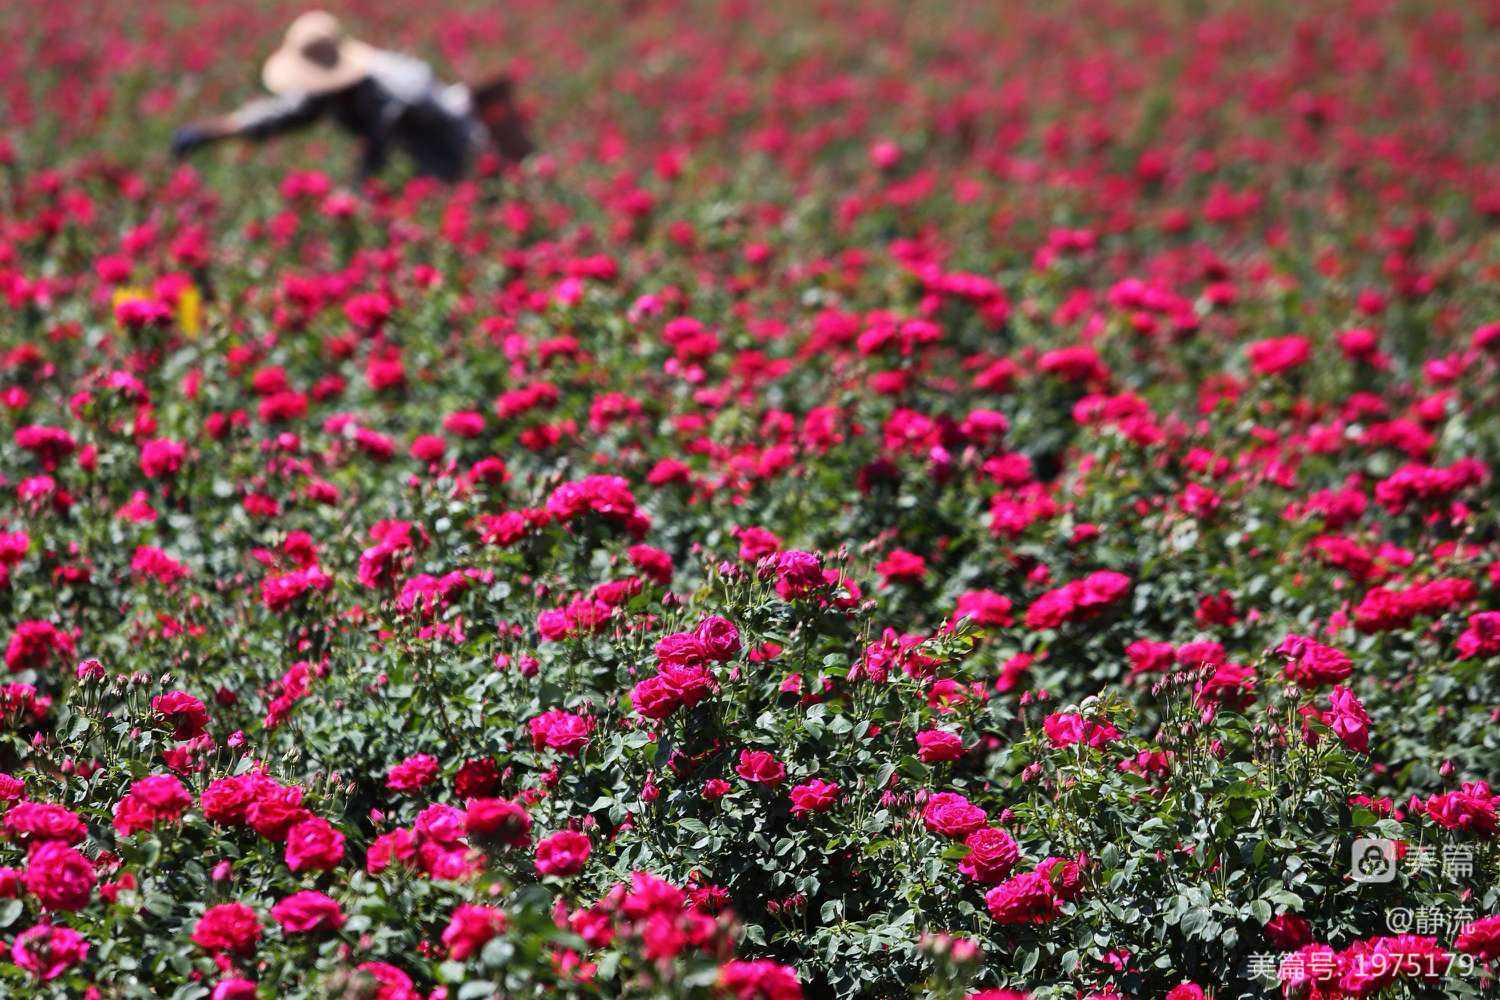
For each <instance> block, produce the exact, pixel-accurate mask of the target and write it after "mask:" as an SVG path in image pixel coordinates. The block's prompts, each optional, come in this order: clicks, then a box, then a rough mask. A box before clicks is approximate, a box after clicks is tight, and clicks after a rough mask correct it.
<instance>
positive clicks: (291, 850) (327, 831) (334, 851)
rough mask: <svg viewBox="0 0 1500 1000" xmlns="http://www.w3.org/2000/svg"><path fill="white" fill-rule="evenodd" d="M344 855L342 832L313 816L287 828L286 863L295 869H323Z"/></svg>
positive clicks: (337, 861) (333, 864)
mask: <svg viewBox="0 0 1500 1000" xmlns="http://www.w3.org/2000/svg"><path fill="white" fill-rule="evenodd" d="M343 859H344V835H343V834H342V833H339V832H338V831H337V830H335V829H334V828H333V824H331V823H329V822H328V821H327V820H326V819H322V818H321V817H318V816H314V817H313V818H312V819H305V820H303V821H302V822H300V823H298V824H297V825H296V826H294V827H292V828H291V829H290V830H288V831H287V835H286V864H287V867H288V868H290V869H291V870H292V871H294V872H300V871H309V870H326V869H329V868H333V867H334V866H336V865H337V864H338V863H339V862H340V861H342V860H343Z"/></svg>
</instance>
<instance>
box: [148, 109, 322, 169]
mask: <svg viewBox="0 0 1500 1000" xmlns="http://www.w3.org/2000/svg"><path fill="white" fill-rule="evenodd" d="M322 110H323V108H322V103H321V102H319V101H317V100H315V99H313V98H311V97H308V96H306V95H303V94H288V95H286V96H282V97H263V98H260V99H259V100H255V101H251V102H250V103H249V104H246V105H245V106H244V107H242V108H240V109H239V110H238V111H234V112H232V113H230V114H227V115H219V116H218V117H216V118H206V119H204V120H203V121H199V122H193V123H192V124H190V125H184V126H183V127H182V128H180V129H178V130H177V131H176V132H175V133H174V134H173V135H172V155H174V156H179V157H180V156H186V155H187V154H188V153H190V152H192V151H193V150H194V149H197V148H198V147H199V146H203V145H207V144H208V143H210V142H217V141H218V140H220V139H232V138H243V139H256V140H260V139H269V138H270V137H271V136H274V135H281V134H282V133H284V132H290V131H292V130H294V129H298V128H302V127H304V126H306V125H310V124H312V123H313V122H314V121H316V120H317V119H318V116H319V115H320V114H321V113H322Z"/></svg>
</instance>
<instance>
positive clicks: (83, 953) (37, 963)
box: [10, 924, 89, 983]
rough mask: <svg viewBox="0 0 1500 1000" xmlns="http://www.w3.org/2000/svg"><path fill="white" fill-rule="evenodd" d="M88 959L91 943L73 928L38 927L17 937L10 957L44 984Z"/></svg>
mask: <svg viewBox="0 0 1500 1000" xmlns="http://www.w3.org/2000/svg"><path fill="white" fill-rule="evenodd" d="M88 957H89V943H88V942H87V941H85V940H84V939H83V937H82V936H81V935H80V934H79V933H78V932H77V931H75V930H73V929H72V928H71V927H54V926H52V925H51V924H37V925H36V926H35V927H32V928H29V929H27V930H24V931H22V932H21V933H20V934H18V935H16V940H15V943H14V944H12V945H11V946H10V958H11V961H13V962H15V963H16V965H17V966H19V967H20V968H22V969H25V970H26V971H27V972H29V973H31V974H32V975H33V976H35V977H36V978H37V979H39V980H40V981H42V982H44V983H45V982H47V981H48V980H52V979H56V978H57V977H58V976H60V975H62V974H63V973H64V972H67V971H68V970H69V969H71V968H72V967H73V966H75V965H77V964H79V963H80V962H82V961H83V960H84V959H86V958H88Z"/></svg>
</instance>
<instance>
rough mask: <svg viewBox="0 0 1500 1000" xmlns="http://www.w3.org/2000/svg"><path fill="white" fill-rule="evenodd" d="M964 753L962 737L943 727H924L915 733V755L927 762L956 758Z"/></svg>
mask: <svg viewBox="0 0 1500 1000" xmlns="http://www.w3.org/2000/svg"><path fill="white" fill-rule="evenodd" d="M963 755H964V739H963V737H962V736H959V735H958V734H956V733H950V732H948V731H947V730H944V729H924V730H923V731H922V732H920V733H918V734H917V756H918V757H919V758H921V759H922V761H923V762H925V763H928V764H934V763H938V762H940V761H949V760H958V759H959V758H960V757H962V756H963Z"/></svg>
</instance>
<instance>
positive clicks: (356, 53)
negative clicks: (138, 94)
mask: <svg viewBox="0 0 1500 1000" xmlns="http://www.w3.org/2000/svg"><path fill="white" fill-rule="evenodd" d="M261 82H262V83H263V84H265V87H266V89H267V90H269V91H270V92H271V94H272V96H270V97H264V98H260V99H259V100H255V101H251V102H250V103H249V104H246V105H245V106H244V107H242V108H240V109H239V110H237V111H234V112H231V113H230V114H227V115H220V116H218V117H215V118H209V119H205V120H203V121H200V122H194V123H192V124H190V125H186V126H184V127H182V128H180V129H178V130H177V132H176V133H175V134H174V135H173V136H172V153H173V155H174V156H178V157H181V156H186V155H187V154H188V153H190V152H191V151H193V150H194V149H196V148H198V147H199V146H203V145H206V144H208V143H211V142H216V141H218V140H221V139H231V138H244V139H254V140H257V141H258V140H262V139H269V138H271V137H272V136H276V135H281V134H283V133H285V132H290V131H293V130H295V129H299V128H303V127H305V126H307V125H311V124H312V123H313V122H316V121H318V120H320V119H323V118H332V119H333V120H334V121H335V122H337V123H338V124H339V125H340V126H342V127H343V128H344V129H346V130H348V131H349V132H352V133H353V134H355V135H356V136H358V137H359V138H360V139H361V140H362V144H363V146H362V150H361V152H360V157H359V164H358V178H359V180H361V181H363V180H364V179H366V178H368V177H371V176H373V175H374V174H377V173H379V172H380V170H381V169H383V168H384V167H385V165H386V163H387V162H388V160H389V158H390V151H391V149H392V148H395V149H399V150H401V151H402V152H404V153H405V154H406V155H407V156H409V157H410V158H411V160H412V161H413V163H414V165H415V167H416V173H417V175H418V176H424V177H435V178H438V179H439V180H444V181H454V180H458V179H459V178H461V177H463V176H464V175H465V174H467V173H468V172H470V171H471V170H472V169H473V168H474V166H475V164H476V162H477V160H478V158H479V156H480V155H481V154H483V153H485V152H487V151H493V152H495V153H497V154H498V155H499V156H501V157H503V158H504V159H506V160H510V161H512V162H518V161H520V160H522V159H524V158H525V157H526V156H527V155H529V154H530V153H531V151H532V148H533V147H532V145H531V141H530V139H529V138H528V137H527V134H526V125H525V120H524V118H523V117H522V115H521V113H520V111H519V109H517V107H516V105H515V103H514V97H513V93H512V90H513V88H512V84H511V81H510V79H509V78H508V77H500V78H497V79H495V80H493V81H491V82H489V83H486V84H484V85H481V86H478V87H475V88H472V89H471V88H469V87H468V86H466V85H464V84H462V83H452V84H444V83H442V82H440V81H439V80H438V79H437V77H436V75H435V74H434V73H433V71H432V67H430V66H428V65H427V64H426V63H425V62H423V61H422V60H420V59H416V58H414V57H412V56H408V55H404V54H402V53H399V52H388V51H385V50H383V49H377V48H375V47H373V46H370V45H367V44H365V43H364V42H361V41H359V40H357V39H355V38H351V37H350V36H349V35H347V34H345V32H344V31H343V29H342V27H341V26H340V25H339V22H338V20H337V19H336V18H335V17H334V16H333V15H331V14H328V13H325V12H323V11H310V12H308V13H306V14H303V15H301V16H300V17H298V18H297V19H296V20H295V21H293V22H292V25H291V27H290V28H288V29H287V33H286V39H285V41H284V42H283V43H282V45H281V48H279V49H277V50H276V51H275V52H273V53H272V54H271V57H270V58H269V59H267V60H266V63H265V66H264V67H263V68H262V70H261Z"/></svg>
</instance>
